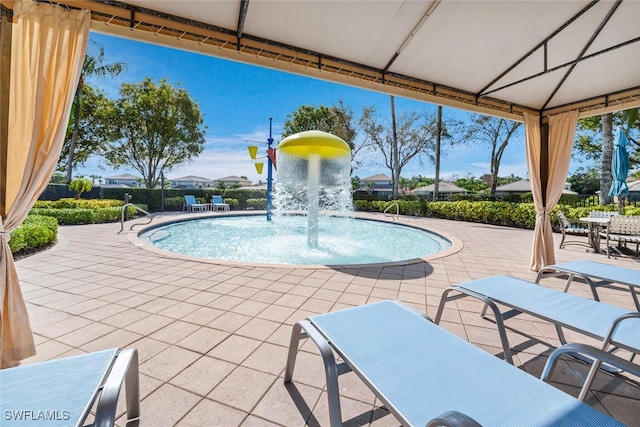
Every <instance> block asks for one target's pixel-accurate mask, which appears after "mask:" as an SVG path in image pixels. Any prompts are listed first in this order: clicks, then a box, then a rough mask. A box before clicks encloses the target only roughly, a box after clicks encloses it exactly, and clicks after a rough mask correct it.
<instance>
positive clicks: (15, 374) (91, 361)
mask: <svg viewBox="0 0 640 427" xmlns="http://www.w3.org/2000/svg"><path fill="white" fill-rule="evenodd" d="M138 381H139V379H138V352H137V350H136V349H135V348H131V349H125V350H121V349H119V348H113V349H110V350H103V351H98V352H94V353H88V354H82V355H79V356H72V357H66V358H63V359H55V360H50V361H48V362H41V363H36V364H33V365H25V366H18V367H15V368H8V369H3V370H0V384H1V386H2V390H3V392H2V393H1V394H2V409H3V413H2V417H3V419H4V420H5V421H8V425H13V424H15V425H26V424H29V425H31V424H33V425H45V426H53V425H55V426H58V425H60V426H62V425H65V426H71V425H73V426H82V425H84V423H85V422H86V420H87V417H88V416H89V413H90V411H91V410H92V408H94V405H95V420H94V423H93V424H91V425H93V426H96V427H107V426H113V425H114V422H115V417H116V408H117V404H118V395H119V394H120V389H121V388H122V383H123V382H125V383H126V384H125V386H126V407H127V413H126V418H127V419H126V422H127V425H137V423H138V422H139V418H140V388H139V382H138ZM12 421H13V423H12ZM29 421H35V422H29ZM25 422H26V423H25Z"/></svg>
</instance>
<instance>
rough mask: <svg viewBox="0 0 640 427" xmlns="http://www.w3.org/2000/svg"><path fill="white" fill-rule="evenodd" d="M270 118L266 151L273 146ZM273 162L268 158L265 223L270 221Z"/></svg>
mask: <svg viewBox="0 0 640 427" xmlns="http://www.w3.org/2000/svg"><path fill="white" fill-rule="evenodd" d="M272 120H273V118H272V117H269V139H267V149H271V144H273V138H272V137H271V121H272ZM272 169H273V162H272V161H271V157H268V161H267V221H271V189H272V184H271V182H272V181H273V171H272Z"/></svg>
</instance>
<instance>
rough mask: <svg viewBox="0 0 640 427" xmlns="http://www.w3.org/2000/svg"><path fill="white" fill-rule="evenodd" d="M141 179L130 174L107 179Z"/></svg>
mask: <svg viewBox="0 0 640 427" xmlns="http://www.w3.org/2000/svg"><path fill="white" fill-rule="evenodd" d="M138 178H139V177H137V176H135V175H132V174H130V173H123V174H121V175H113V176H108V177H106V178H105V179H133V180H135V179H138Z"/></svg>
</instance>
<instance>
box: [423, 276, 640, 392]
mask: <svg viewBox="0 0 640 427" xmlns="http://www.w3.org/2000/svg"><path fill="white" fill-rule="evenodd" d="M467 296H470V297H474V298H477V299H479V300H481V301H483V302H484V303H485V308H484V309H483V311H482V313H481V315H482V316H484V315H485V313H486V309H487V307H488V308H490V309H491V310H492V312H493V314H494V317H495V323H496V327H497V329H498V334H499V336H500V341H501V343H502V348H503V351H504V357H505V360H507V361H508V362H509V363H513V358H512V351H511V347H510V345H509V341H508V339H507V334H506V330H505V326H504V321H505V320H507V319H509V318H511V317H513V316H515V315H518V314H521V313H526V314H528V315H530V316H532V317H537V318H538V319H542V320H544V321H547V322H549V323H552V324H553V325H554V326H555V327H556V332H557V333H558V338H559V340H560V342H561V343H562V344H563V345H564V344H567V341H566V339H565V337H564V333H563V331H562V328H567V329H570V330H573V331H576V332H579V333H581V334H583V335H586V336H589V337H591V338H595V339H597V340H600V341H601V343H602V349H604V350H612V351H613V350H615V349H617V348H622V349H625V350H628V351H630V352H631V353H634V354H635V353H640V334H638V332H637V331H638V329H639V328H640V313H639V312H637V311H630V310H625V309H623V308H619V307H614V306H611V305H607V304H604V303H601V302H598V301H593V300H589V299H585V298H581V297H579V296H576V295H571V294H567V293H564V292H561V291H557V290H555V289H550V288H545V287H543V286H540V285H538V284H535V283H531V282H527V281H525V280H521V279H516V278H515V277H509V276H493V277H487V278H484V279H479V280H473V281H470V282H466V283H461V284H459V285H453V286H451V287H449V288H447V289H446V290H445V291H444V293H443V294H442V299H441V300H440V305H439V306H438V312H437V314H436V318H435V323H436V324H438V323H439V322H440V319H441V318H442V313H443V310H444V306H445V304H446V303H447V302H449V301H453V300H457V299H460V298H464V297H467ZM498 305H501V306H506V307H509V308H510V309H511V310H509V311H506V312H501V311H500V309H499V308H498ZM582 359H584V358H582ZM586 361H588V360H586ZM588 386H589V384H586V383H585V385H584V386H583V390H582V392H581V396H584V395H586V392H587V391H588Z"/></svg>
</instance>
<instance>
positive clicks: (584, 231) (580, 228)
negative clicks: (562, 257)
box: [558, 211, 590, 249]
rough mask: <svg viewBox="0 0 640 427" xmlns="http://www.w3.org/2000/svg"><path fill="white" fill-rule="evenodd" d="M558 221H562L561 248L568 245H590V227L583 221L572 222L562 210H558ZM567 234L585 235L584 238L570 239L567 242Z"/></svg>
mask: <svg viewBox="0 0 640 427" xmlns="http://www.w3.org/2000/svg"><path fill="white" fill-rule="evenodd" d="M558 221H559V222H560V232H561V233H562V240H561V241H560V249H562V248H564V247H565V246H566V245H585V246H589V239H588V237H589V232H590V231H589V227H587V226H586V225H585V224H583V223H571V222H570V221H569V220H568V219H567V217H566V216H565V214H564V213H562V211H558ZM567 236H580V237H585V239H584V241H583V240H569V241H566V242H565V239H566V238H567Z"/></svg>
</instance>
